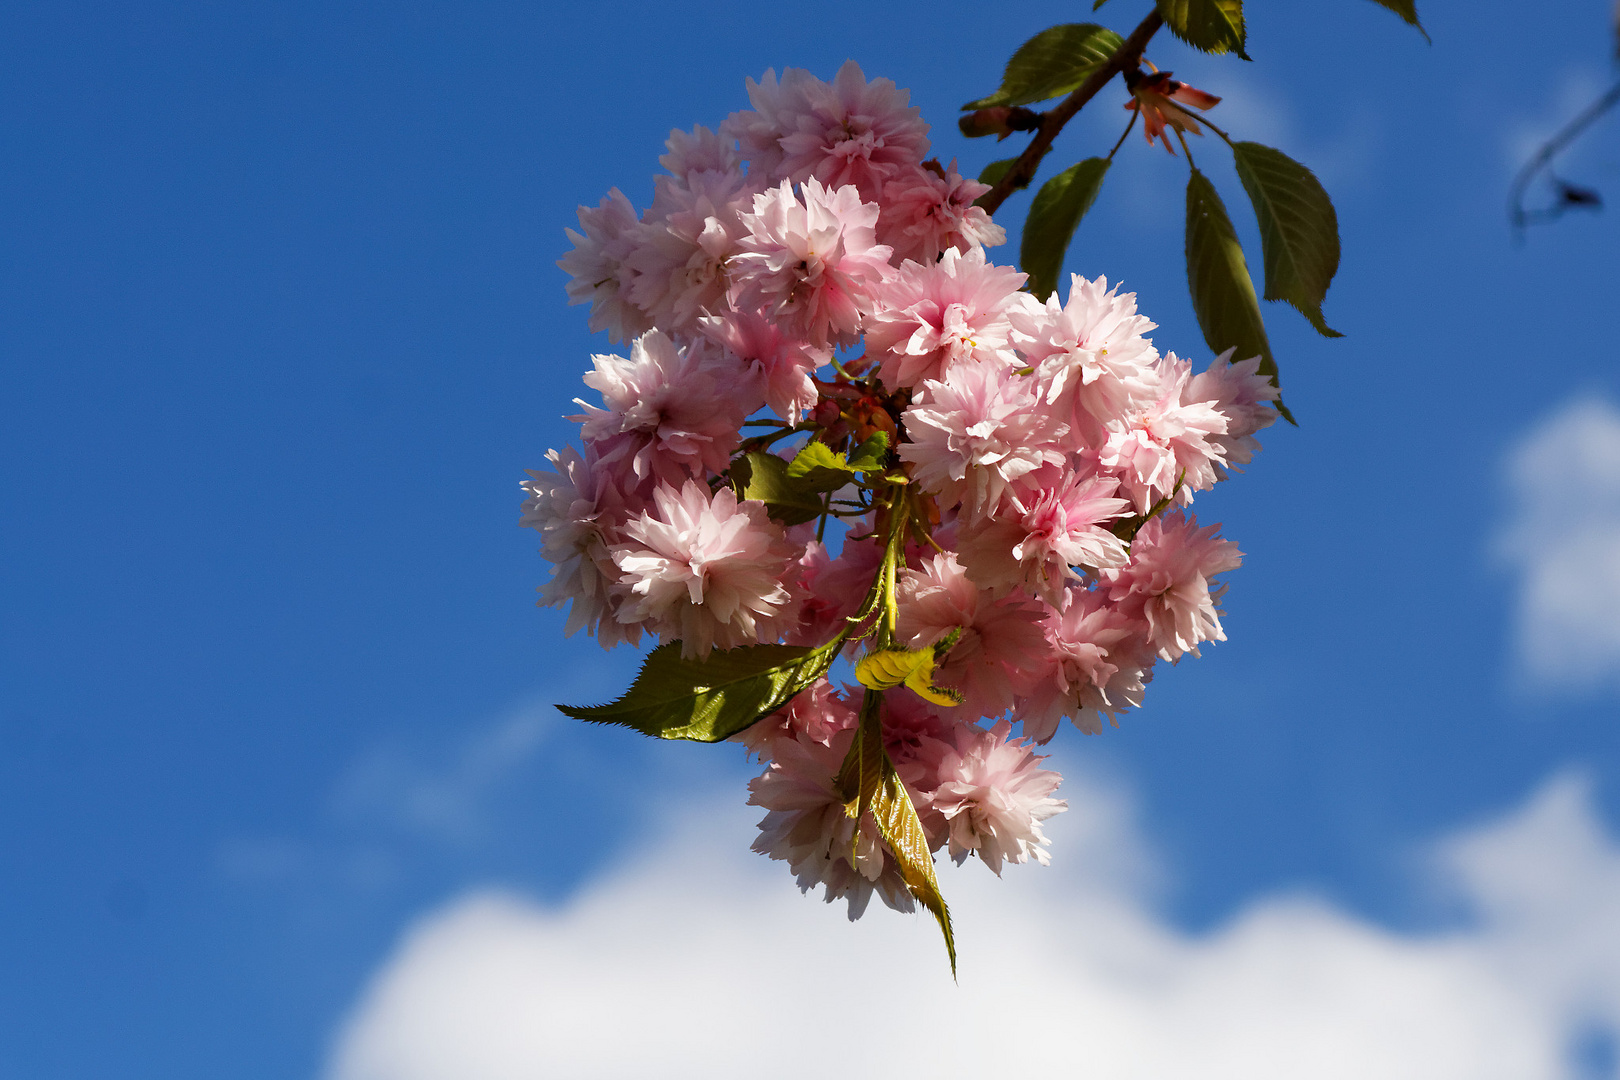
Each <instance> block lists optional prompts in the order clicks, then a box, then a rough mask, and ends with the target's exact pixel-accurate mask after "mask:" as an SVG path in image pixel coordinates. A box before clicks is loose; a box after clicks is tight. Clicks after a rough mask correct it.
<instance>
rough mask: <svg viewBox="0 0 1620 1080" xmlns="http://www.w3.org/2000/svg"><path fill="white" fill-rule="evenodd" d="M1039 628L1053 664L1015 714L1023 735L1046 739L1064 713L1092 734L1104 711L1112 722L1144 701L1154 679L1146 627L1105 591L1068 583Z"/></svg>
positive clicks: (1055, 729)
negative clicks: (1072, 585) (1021, 726)
mask: <svg viewBox="0 0 1620 1080" xmlns="http://www.w3.org/2000/svg"><path fill="white" fill-rule="evenodd" d="M1041 628H1042V630H1043V631H1044V632H1045V634H1046V648H1045V649H1044V650H1043V654H1044V655H1045V656H1046V657H1047V659H1048V661H1049V663H1050V664H1051V667H1050V669H1049V670H1048V672H1047V673H1046V674H1045V675H1044V676H1043V677H1042V678H1041V679H1040V681H1039V682H1038V683H1036V685H1035V686H1034V687H1033V688H1032V689H1031V690H1030V692H1029V693H1028V694H1027V695H1025V696H1024V697H1023V698H1022V699H1020V700H1019V702H1018V707H1017V708H1016V709H1015V710H1014V712H1013V719H1014V720H1018V721H1020V722H1021V723H1022V724H1023V725H1024V734H1025V735H1028V736H1029V737H1030V738H1032V739H1034V740H1035V741H1036V742H1038V743H1044V742H1047V741H1048V740H1050V739H1051V738H1052V736H1053V735H1055V734H1057V729H1058V724H1059V723H1061V722H1062V720H1063V718H1064V717H1065V716H1067V717H1069V718H1070V719H1071V720H1073V721H1074V726H1075V727H1077V728H1079V729H1080V730H1081V731H1084V732H1085V733H1086V734H1087V735H1096V734H1098V733H1099V732H1101V731H1102V716H1103V714H1105V713H1106V714H1107V715H1108V717H1109V719H1110V720H1112V719H1113V717H1114V716H1116V715H1117V714H1119V713H1122V712H1124V711H1125V710H1127V709H1129V708H1132V707H1133V706H1138V705H1140V704H1141V703H1142V692H1143V690H1144V688H1145V686H1146V684H1147V681H1148V680H1149V679H1151V678H1152V677H1153V675H1152V667H1153V650H1152V648H1151V647H1149V646H1148V644H1147V634H1148V626H1147V624H1146V623H1145V622H1143V621H1141V620H1140V619H1133V618H1131V617H1130V616H1128V615H1126V614H1125V613H1124V612H1122V611H1120V610H1118V609H1117V608H1115V607H1114V606H1113V605H1112V604H1110V603H1109V602H1108V601H1107V595H1106V592H1100V591H1097V590H1091V589H1084V588H1076V587H1071V588H1070V589H1068V590H1067V591H1066V592H1065V594H1064V596H1063V598H1062V601H1061V602H1060V603H1059V605H1058V606H1057V608H1056V609H1055V610H1052V611H1049V612H1048V613H1047V617H1046V618H1045V620H1043V622H1042V624H1041Z"/></svg>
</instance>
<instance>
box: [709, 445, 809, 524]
mask: <svg viewBox="0 0 1620 1080" xmlns="http://www.w3.org/2000/svg"><path fill="white" fill-rule="evenodd" d="M731 481H732V486H733V487H735V488H736V490H737V497H738V498H741V499H758V500H759V501H760V502H762V503H764V504H765V510H766V512H767V513H768V514H770V516H771V517H772V518H774V519H776V520H777V521H780V522H781V523H782V524H784V525H799V524H802V523H803V522H806V521H814V520H815V519H816V518H818V517H820V516H821V512H822V510H823V509H824V505H823V503H822V500H821V490H818V489H817V488H816V487H815V486H814V485H812V484H809V483H806V482H805V481H804V480H803V479H798V480H795V479H792V478H790V477H789V476H788V463H787V462H785V461H783V460H782V459H781V458H779V457H777V456H776V455H775V454H767V453H765V452H764V451H759V450H756V451H754V452H753V453H750V454H746V455H744V456H743V457H741V458H738V459H737V460H736V461H734V462H732V463H731Z"/></svg>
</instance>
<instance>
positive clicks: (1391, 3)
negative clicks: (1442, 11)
mask: <svg viewBox="0 0 1620 1080" xmlns="http://www.w3.org/2000/svg"><path fill="white" fill-rule="evenodd" d="M1373 3H1375V4H1377V5H1379V6H1380V7H1387V8H1389V10H1391V11H1393V12H1394V13H1395V14H1397V15H1399V16H1400V17H1401V18H1403V19H1405V20H1406V22H1407V24H1408V25H1410V26H1415V27H1417V32H1418V33H1420V34H1422V35H1423V40H1424V41H1429V42H1430V43H1431V44H1433V42H1432V40H1431V39H1430V37H1429V32H1428V31H1427V30H1425V29H1423V24H1422V23H1420V22H1418V13H1417V4H1416V3H1415V2H1414V0H1373Z"/></svg>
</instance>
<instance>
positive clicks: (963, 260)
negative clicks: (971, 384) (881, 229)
mask: <svg viewBox="0 0 1620 1080" xmlns="http://www.w3.org/2000/svg"><path fill="white" fill-rule="evenodd" d="M1026 277H1027V275H1025V274H1021V273H1019V272H1018V271H1016V270H1014V269H1013V268H1012V267H1009V266H996V265H995V264H993V263H989V262H986V261H985V257H984V250H983V249H982V248H975V249H973V250H971V251H969V252H968V253H967V254H966V255H963V254H960V253H959V252H957V250H956V249H955V248H951V249H949V250H947V251H946V252H945V257H944V258H943V259H941V260H940V261H939V262H937V263H936V262H932V261H930V262H929V263H928V264H927V265H923V264H920V263H914V262H908V263H905V264H904V265H902V266H901V267H900V269H899V270H898V271H896V272H895V273H894V274H893V276H891V277H890V278H889V280H888V281H886V282H884V283H883V285H882V286H881V287H880V288H879V289H878V291H877V298H876V308H875V310H874V311H873V314H872V317H871V318H870V319H868V320H867V322H866V352H867V355H868V356H869V357H872V358H873V359H875V360H878V361H879V362H880V363H881V364H882V367H881V368H880V370H879V376H880V377H881V378H882V380H883V385H884V386H886V387H888V388H889V389H891V390H895V389H899V388H900V387H902V386H916V385H917V384H918V383H920V382H922V381H923V380H924V379H942V378H944V377H945V373H946V371H947V369H948V368H949V366H950V365H952V364H956V363H967V362H975V361H976V362H984V363H995V364H999V365H1001V366H1003V367H1016V366H1018V362H1017V358H1016V357H1015V356H1014V355H1013V353H1012V350H1011V348H1010V346H1009V340H1008V339H1009V336H1010V334H1011V332H1012V327H1011V326H1010V325H1009V324H1008V322H1007V311H1008V309H1009V308H1011V307H1012V306H1014V305H1015V304H1016V303H1017V302H1018V301H1016V300H1015V299H1014V298H1015V297H1017V296H1019V295H1021V294H1020V293H1019V291H1018V290H1019V288H1020V287H1021V286H1022V285H1023V284H1024V281H1025V280H1026Z"/></svg>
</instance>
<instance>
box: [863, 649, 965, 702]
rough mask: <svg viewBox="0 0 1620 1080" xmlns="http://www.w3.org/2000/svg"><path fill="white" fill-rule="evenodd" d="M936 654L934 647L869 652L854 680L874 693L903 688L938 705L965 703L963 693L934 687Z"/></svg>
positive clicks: (864, 657)
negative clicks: (892, 688)
mask: <svg viewBox="0 0 1620 1080" xmlns="http://www.w3.org/2000/svg"><path fill="white" fill-rule="evenodd" d="M935 654H936V650H935V649H933V648H932V647H930V648H927V649H879V650H876V651H874V652H869V653H867V654H866V655H865V656H863V657H861V660H860V663H858V664H856V665H855V680H856V681H857V682H859V683H860V684H861V685H862V686H864V687H867V688H868V689H871V690H887V689H889V688H890V687H893V686H904V687H906V688H907V689H909V690H911V691H912V692H913V693H915V694H916V695H917V696H918V697H920V698H922V699H923V700H924V701H931V702H933V703H934V704H935V705H960V704H962V695H961V693H960V692H958V691H956V690H951V689H948V688H942V687H938V686H935V685H934V661H935V659H936V655H935Z"/></svg>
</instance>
